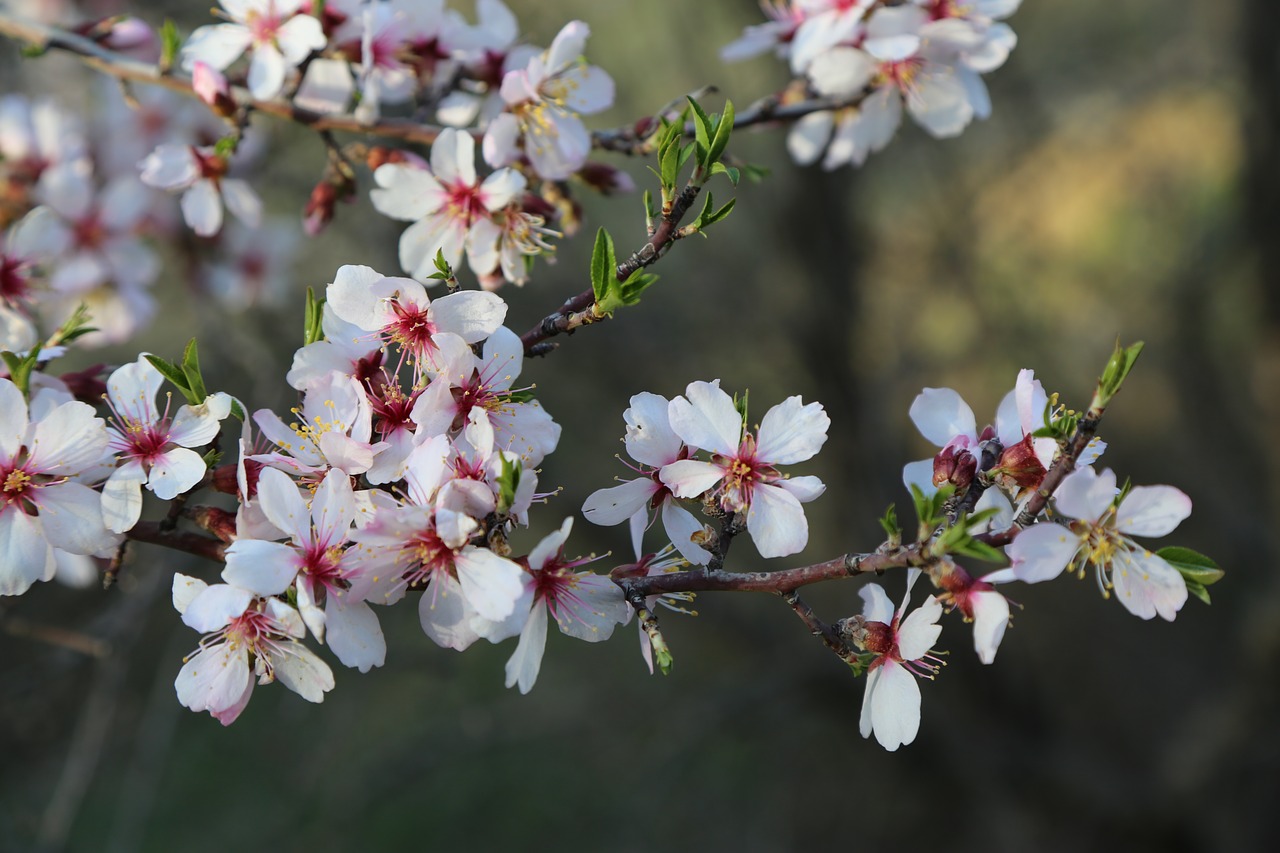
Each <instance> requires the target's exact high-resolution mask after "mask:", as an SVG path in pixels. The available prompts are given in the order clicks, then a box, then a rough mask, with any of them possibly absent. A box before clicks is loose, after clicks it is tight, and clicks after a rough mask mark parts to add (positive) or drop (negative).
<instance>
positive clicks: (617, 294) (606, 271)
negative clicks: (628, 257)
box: [591, 228, 658, 317]
mask: <svg viewBox="0 0 1280 853" xmlns="http://www.w3.org/2000/svg"><path fill="white" fill-rule="evenodd" d="M657 280H658V277H657V276H656V275H653V274H652V273H647V272H644V271H643V270H636V271H635V272H633V273H632V274H631V275H629V276H627V278H626V279H625V280H624V281H618V258H617V256H616V255H615V254H614V249H613V238H612V237H610V236H609V232H608V231H606V230H605V229H603V228H601V229H600V230H599V231H597V232H596V245H595V248H594V249H593V250H592V252H591V291H592V293H593V294H594V295H595V300H596V308H597V309H598V310H599V311H600V313H601V314H604V315H605V316H608V317H612V316H613V312H614V311H617V310H618V309H619V308H621V307H623V306H624V305H635V304H636V303H637V302H639V301H640V294H642V293H644V291H645V290H646V289H647V288H648V287H649V285H651V284H653V283H654V282H655V281H657Z"/></svg>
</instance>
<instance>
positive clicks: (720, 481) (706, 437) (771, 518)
mask: <svg viewBox="0 0 1280 853" xmlns="http://www.w3.org/2000/svg"><path fill="white" fill-rule="evenodd" d="M685 395H686V396H685V397H676V398H675V399H674V400H672V401H671V403H670V405H669V406H668V410H667V411H668V417H669V418H670V422H671V429H672V430H673V431H674V432H675V434H676V435H677V436H679V437H680V439H681V440H682V441H683V442H684V443H685V444H687V445H688V446H689V447H690V448H694V449H702V450H706V451H709V452H710V453H711V461H710V462H703V461H701V460H697V459H680V460H677V461H675V462H671V463H669V464H667V465H665V466H663V468H662V470H661V472H660V474H659V476H660V478H661V480H662V482H663V484H664V485H666V486H667V487H668V488H669V489H671V492H672V494H674V495H675V496H676V497H677V498H697V497H700V496H701V495H703V494H706V493H708V492H709V493H710V494H711V496H712V498H713V499H714V500H716V501H717V502H718V503H719V505H720V507H721V509H723V510H724V511H725V512H730V513H738V512H745V513H746V514H747V532H748V533H750V534H751V541H752V542H754V543H755V546H756V549H757V550H758V551H759V552H760V556H762V557H785V556H787V555H788V554H794V553H796V552H798V551H801V550H803V549H804V546H805V545H806V544H807V543H808V541H809V523H808V521H806V520H805V517H804V510H803V509H801V507H800V504H801V503H807V502H808V501H811V500H813V499H815V498H817V497H818V496H819V495H821V494H822V493H823V491H824V490H825V489H826V487H825V486H824V485H823V484H822V481H821V480H819V479H818V478H817V477H785V476H783V475H781V474H779V473H778V471H777V469H776V468H775V467H774V466H775V465H792V464H795V463H796V462H804V461H805V460H806V459H811V458H813V456H814V455H816V454H817V452H818V451H819V450H820V449H821V448H822V445H823V444H824V443H825V442H826V440H827V428H828V427H829V426H830V425H831V419H830V418H828V417H827V413H826V411H825V410H823V408H822V405H821V404H820V403H810V404H808V405H804V404H803V403H802V402H801V400H800V398H799V397H788V398H787V399H786V400H785V401H783V402H782V403H780V404H779V405H777V406H774V407H773V408H771V409H770V410H769V411H768V412H766V413H765V416H764V420H763V421H761V423H760V427H759V429H758V430H757V434H756V435H752V434H751V433H750V432H749V431H747V430H746V428H745V425H744V424H743V419H742V415H741V414H739V412H738V410H737V407H736V406H735V405H734V402H733V398H731V397H730V396H729V395H728V394H726V393H725V392H724V391H722V390H721V389H720V380H719V379H717V380H715V381H714V382H693V383H690V385H689V387H688V388H687V389H686V391H685Z"/></svg>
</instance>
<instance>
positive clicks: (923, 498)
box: [911, 483, 963, 535]
mask: <svg viewBox="0 0 1280 853" xmlns="http://www.w3.org/2000/svg"><path fill="white" fill-rule="evenodd" d="M953 494H955V486H953V485H952V484H950V483H945V484H943V485H942V486H941V487H940V488H939V489H938V490H937V491H936V492H934V493H933V494H932V495H926V494H925V493H924V492H922V491H921V490H920V487H919V486H917V485H916V484H915V483H912V484H911V500H912V502H913V503H914V504H915V508H916V518H917V519H918V520H919V521H920V526H921V528H926V529H927V530H929V531H932V530H933V528H935V527H937V526H938V525H939V524H940V523H941V522H942V517H941V516H942V506H943V504H945V503H946V502H947V501H948V500H949V499H950V498H951V496H952V495H953ZM960 529H961V530H963V528H960ZM921 532H922V533H923V532H925V531H924V530H922V531H921ZM944 535H945V534H944Z"/></svg>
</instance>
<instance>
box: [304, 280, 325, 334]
mask: <svg viewBox="0 0 1280 853" xmlns="http://www.w3.org/2000/svg"><path fill="white" fill-rule="evenodd" d="M323 318H324V300H323V299H316V292H315V291H314V290H313V289H311V288H310V287H308V288H307V299H306V304H305V307H304V309H303V320H302V343H303V345H304V346H306V345H308V344H314V343H315V342H316V341H322V340H324V329H323V328H322V321H323Z"/></svg>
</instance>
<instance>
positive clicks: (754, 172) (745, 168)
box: [742, 163, 769, 184]
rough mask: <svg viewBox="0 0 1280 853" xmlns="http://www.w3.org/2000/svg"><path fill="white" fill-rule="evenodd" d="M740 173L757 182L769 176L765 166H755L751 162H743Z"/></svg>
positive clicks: (754, 182)
mask: <svg viewBox="0 0 1280 853" xmlns="http://www.w3.org/2000/svg"><path fill="white" fill-rule="evenodd" d="M742 174H743V175H744V176H745V177H746V179H747V180H748V181H750V182H751V183H753V184H758V183H760V182H761V181H763V180H764V179H765V178H767V177H769V168H768V167H767V166H756V165H753V164H751V163H743V164H742Z"/></svg>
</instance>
